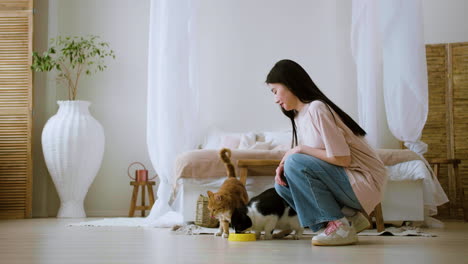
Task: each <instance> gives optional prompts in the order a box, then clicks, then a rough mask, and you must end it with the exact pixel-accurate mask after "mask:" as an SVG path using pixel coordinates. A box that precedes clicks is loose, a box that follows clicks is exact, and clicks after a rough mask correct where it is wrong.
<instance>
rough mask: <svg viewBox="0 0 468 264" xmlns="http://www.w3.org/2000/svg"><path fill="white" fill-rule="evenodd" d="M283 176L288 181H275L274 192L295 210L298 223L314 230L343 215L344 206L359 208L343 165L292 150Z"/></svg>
mask: <svg viewBox="0 0 468 264" xmlns="http://www.w3.org/2000/svg"><path fill="white" fill-rule="evenodd" d="M284 176H285V178H286V182H287V183H288V185H287V186H281V185H279V184H275V189H276V192H277V193H278V194H279V195H280V196H281V197H282V198H283V199H284V200H286V202H288V204H289V205H290V206H291V207H292V208H293V209H294V210H296V212H297V215H298V217H299V221H300V223H301V225H302V226H303V227H309V228H310V229H312V230H313V231H314V232H316V231H318V230H319V229H320V228H322V227H324V225H325V224H326V223H328V222H329V221H333V220H337V219H340V218H343V217H344V215H343V213H342V212H341V208H343V207H344V206H348V207H351V208H354V209H356V210H360V209H361V208H362V207H361V204H360V203H359V201H358V199H357V198H356V195H355V194H354V191H353V189H352V187H351V184H350V183H349V179H348V175H347V174H346V172H345V170H344V168H343V167H340V166H335V165H333V164H330V163H328V162H326V161H323V160H321V159H318V158H315V157H312V156H309V155H306V154H292V155H290V156H289V157H287V159H286V162H285V164H284Z"/></svg>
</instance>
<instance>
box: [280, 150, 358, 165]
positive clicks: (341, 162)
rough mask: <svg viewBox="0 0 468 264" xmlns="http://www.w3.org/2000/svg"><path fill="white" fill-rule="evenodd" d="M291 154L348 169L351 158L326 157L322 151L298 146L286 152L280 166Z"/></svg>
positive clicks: (325, 153)
mask: <svg viewBox="0 0 468 264" xmlns="http://www.w3.org/2000/svg"><path fill="white" fill-rule="evenodd" d="M293 153H302V154H307V155H310V156H313V157H316V158H318V159H321V160H323V161H326V162H328V163H330V164H333V165H336V166H341V167H349V166H350V165H351V156H333V157H327V152H326V151H325V150H324V149H317V148H312V147H309V146H304V145H299V146H297V147H294V148H292V149H290V150H289V151H288V152H286V154H285V155H284V157H283V160H281V164H284V161H285V160H286V158H287V156H289V155H291V154H293Z"/></svg>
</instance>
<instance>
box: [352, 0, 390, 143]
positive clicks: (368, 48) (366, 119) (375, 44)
mask: <svg viewBox="0 0 468 264" xmlns="http://www.w3.org/2000/svg"><path fill="white" fill-rule="evenodd" d="M378 19H379V14H378V3H377V1H376V0H354V1H353V3H352V26H351V52H352V55H353V58H354V61H355V63H356V74H357V88H358V89H357V92H358V116H359V124H360V125H361V126H362V128H363V129H364V130H365V131H366V132H367V136H366V139H367V141H368V142H369V144H371V145H372V146H373V147H375V148H380V147H382V146H381V145H382V141H383V139H382V136H383V133H382V131H383V129H385V127H383V126H382V125H381V124H382V122H381V117H382V116H383V115H385V114H384V107H383V106H382V104H383V92H382V89H383V88H382V86H383V85H382V41H381V33H380V28H379V24H378V23H376V22H378Z"/></svg>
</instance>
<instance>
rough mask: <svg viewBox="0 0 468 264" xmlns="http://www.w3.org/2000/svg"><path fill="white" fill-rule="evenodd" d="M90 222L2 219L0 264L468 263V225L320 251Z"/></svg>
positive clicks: (303, 244)
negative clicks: (75, 224) (78, 223)
mask: <svg viewBox="0 0 468 264" xmlns="http://www.w3.org/2000/svg"><path fill="white" fill-rule="evenodd" d="M82 220H83V219H55V218H48V219H28V220H0V263H4V264H13V263H45V264H52V263H61V264H64V263H161V264H162V263H214V264H221V263H242V264H244V263H282V264H284V263H286V264H290V263H360V264H363V263H398V264H403V263H447V264H448V263H468V223H464V222H446V227H445V228H444V229H431V230H425V231H426V232H429V233H433V234H436V235H437V237H391V236H379V237H364V236H360V237H359V244H357V245H353V246H344V247H316V246H312V245H311V243H310V239H311V236H308V237H304V238H303V239H302V240H297V241H295V240H270V241H262V240H260V241H256V242H229V241H227V240H226V239H222V238H219V237H214V236H211V235H193V236H190V235H177V234H175V233H174V232H172V231H170V230H169V229H161V228H142V227H79V226H68V225H67V224H69V223H75V222H81V221H82Z"/></svg>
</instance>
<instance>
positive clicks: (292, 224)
mask: <svg viewBox="0 0 468 264" xmlns="http://www.w3.org/2000/svg"><path fill="white" fill-rule="evenodd" d="M231 224H232V227H233V228H234V230H235V231H236V233H241V232H244V231H245V230H247V229H249V228H251V229H252V230H253V231H255V235H256V236H257V239H259V238H260V234H261V232H262V231H265V234H264V236H263V238H264V239H271V238H283V237H285V236H287V235H289V234H290V233H291V232H292V231H293V230H294V235H292V237H293V239H300V238H301V237H302V233H303V232H304V228H303V227H301V224H300V223H299V219H298V217H297V213H296V211H294V209H293V208H291V207H290V206H289V205H288V204H287V203H286V201H285V200H283V198H281V196H279V195H278V194H277V193H276V190H275V188H271V189H268V190H266V191H264V192H262V193H261V194H259V195H257V196H255V197H254V198H252V200H250V202H249V203H248V204H247V206H244V207H242V208H238V209H236V210H235V211H234V213H233V214H232V218H231ZM274 229H280V230H282V231H281V232H279V233H276V234H274V235H272V233H273V230H274Z"/></svg>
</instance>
